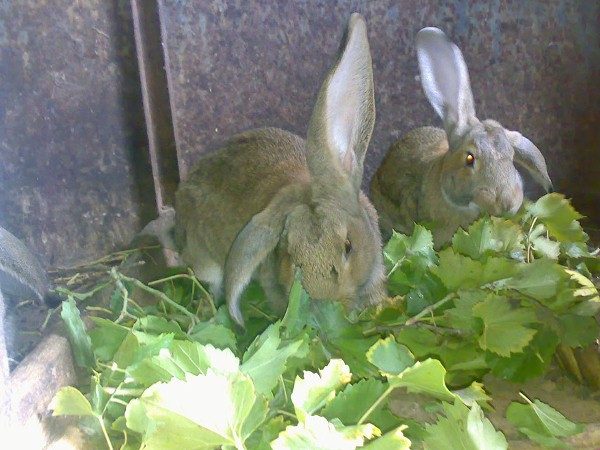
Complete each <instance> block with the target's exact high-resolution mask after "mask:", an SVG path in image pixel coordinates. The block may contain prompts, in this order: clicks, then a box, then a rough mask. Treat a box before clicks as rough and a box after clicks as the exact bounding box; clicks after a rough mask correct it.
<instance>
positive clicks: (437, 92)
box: [417, 27, 478, 147]
mask: <svg viewBox="0 0 600 450" xmlns="http://www.w3.org/2000/svg"><path fill="white" fill-rule="evenodd" d="M417 57H418V60H419V70H420V72H421V84H422V85H423V90H424V91H425V95H426V96H427V99H428V100H429V102H430V103H431V105H432V106H433V108H434V109H435V111H436V112H437V114H438V115H439V116H440V117H441V118H442V119H443V120H444V127H445V128H446V133H447V134H448V139H449V140H450V142H451V143H452V142H453V141H456V140H458V139H460V138H461V137H462V136H463V135H464V133H465V132H466V131H467V129H468V126H469V124H470V123H476V122H477V121H478V120H477V118H476V117H475V104H474V103H473V94H472V92H471V84H470V82H469V71H468V70H467V65H466V63H465V60H464V58H463V55H462V53H461V51H460V49H459V48H458V47H457V46H456V45H455V44H453V43H452V42H451V41H450V40H449V39H448V37H447V36H446V35H445V34H444V32H443V31H442V30H440V29H438V28H435V27H428V28H423V29H422V30H421V31H419V32H418V33H417ZM451 147H452V145H451Z"/></svg>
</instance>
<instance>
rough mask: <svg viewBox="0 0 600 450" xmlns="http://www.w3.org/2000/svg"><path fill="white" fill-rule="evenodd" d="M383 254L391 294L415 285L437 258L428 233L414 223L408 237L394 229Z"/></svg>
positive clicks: (404, 292)
mask: <svg viewBox="0 0 600 450" xmlns="http://www.w3.org/2000/svg"><path fill="white" fill-rule="evenodd" d="M383 255H384V260H385V264H386V267H387V270H388V273H389V276H388V285H389V289H390V291H391V292H393V293H394V294H406V293H407V292H408V291H409V290H411V289H412V288H414V287H416V286H418V285H419V284H420V282H421V280H422V278H423V276H424V275H425V274H426V272H427V269H428V268H429V267H431V266H432V265H434V264H435V263H436V261H437V258H436V255H435V251H434V250H433V238H432V235H431V232H430V231H429V230H427V229H426V228H424V227H423V226H421V225H418V224H417V225H415V227H414V229H413V233H412V235H410V236H407V235H404V234H401V233H397V232H395V231H394V232H393V234H392V237H391V239H390V240H389V241H388V243H387V244H386V246H385V248H384V250H383Z"/></svg>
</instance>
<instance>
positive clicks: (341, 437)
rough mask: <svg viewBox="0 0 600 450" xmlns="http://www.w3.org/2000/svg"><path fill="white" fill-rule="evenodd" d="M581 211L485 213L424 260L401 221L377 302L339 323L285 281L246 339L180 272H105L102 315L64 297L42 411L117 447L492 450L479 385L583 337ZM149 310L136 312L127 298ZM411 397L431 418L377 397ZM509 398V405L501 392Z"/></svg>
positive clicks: (563, 433) (535, 428)
mask: <svg viewBox="0 0 600 450" xmlns="http://www.w3.org/2000/svg"><path fill="white" fill-rule="evenodd" d="M579 218H580V216H579V215H578V214H577V213H576V212H575V211H574V210H573V209H572V207H571V206H570V205H569V203H568V202H567V201H566V200H565V199H564V198H563V197H561V196H559V195H557V194H551V195H547V196H545V197H543V198H542V199H540V200H539V201H538V202H536V203H534V204H528V205H526V206H525V207H524V209H523V211H522V213H521V214H520V215H519V216H517V217H515V218H512V219H510V220H507V219H500V218H483V219H481V220H479V221H477V222H476V223H474V224H473V225H472V226H471V227H470V228H469V229H468V230H466V231H462V230H459V231H458V232H457V233H456V235H455V236H454V239H453V242H452V245H451V246H450V247H449V248H446V249H443V250H441V251H440V252H439V253H438V252H436V251H435V250H434V249H433V245H432V239H431V233H430V232H429V231H428V230H426V229H425V228H423V227H421V226H418V225H417V226H416V227H415V230H414V232H413V234H412V235H411V236H405V235H401V234H394V236H393V237H392V239H391V240H390V241H389V242H388V244H387V245H386V248H385V251H384V253H385V258H386V263H387V265H388V270H389V290H390V293H391V294H392V298H390V301H389V303H388V304H387V305H385V306H384V307H378V308H371V309H369V310H365V311H362V312H360V314H359V315H358V316H356V315H354V316H351V317H348V316H347V314H346V312H345V311H344V310H343V308H342V307H341V306H340V305H339V304H337V303H335V302H315V301H311V300H310V299H309V298H308V296H307V294H306V293H305V292H304V291H303V289H302V287H301V283H300V274H297V277H296V281H295V283H294V285H293V287H292V290H291V292H290V299H289V305H288V309H287V311H286V314H285V316H284V317H283V318H282V319H281V320H278V319H277V317H275V316H274V315H273V313H272V312H271V311H270V309H269V306H268V303H267V302H266V301H265V300H264V295H263V294H262V292H261V290H260V288H258V286H256V285H251V286H250V287H249V289H247V292H246V294H245V298H244V301H243V305H244V308H245V310H244V316H245V317H246V320H247V323H246V328H245V329H244V330H240V329H239V328H237V327H236V326H235V325H234V324H233V323H232V321H231V319H230V317H229V315H228V313H227V311H226V308H225V307H224V306H221V307H219V308H216V307H215V306H214V304H213V303H212V299H211V298H210V295H209V294H208V293H207V292H206V291H205V290H204V288H203V286H202V285H201V284H200V283H198V281H197V280H196V279H195V278H194V277H193V275H192V274H176V275H173V276H169V277H167V278H164V279H162V280H157V281H156V282H153V283H150V284H149V285H146V284H143V283H141V282H140V281H138V280H136V279H133V278H129V277H127V276H125V275H123V274H121V273H119V272H117V271H114V270H113V272H112V274H111V275H112V278H113V282H112V283H111V284H110V286H113V287H114V292H113V295H112V302H111V305H110V308H109V309H107V310H104V311H102V313H104V314H105V315H106V316H108V317H107V318H100V317H94V318H92V320H93V322H94V327H93V328H92V329H91V330H89V331H86V329H85V327H84V325H83V321H82V320H81V318H80V316H79V310H78V308H77V306H76V302H75V300H76V298H84V297H85V295H84V296H81V295H77V294H71V295H70V298H69V300H68V301H66V302H64V304H63V309H62V316H63V319H64V321H65V324H66V326H67V330H68V331H69V335H70V339H71V343H72V348H73V352H74V356H75V360H76V362H77V364H78V365H79V366H81V367H83V368H84V369H85V370H87V371H88V372H89V374H90V377H89V379H90V383H89V385H86V386H81V387H80V388H81V390H77V389H75V388H72V387H68V388H64V389H62V390H61V391H59V393H58V394H57V395H56V397H55V399H54V401H53V404H52V408H53V409H54V414H55V415H78V416H81V426H82V428H84V429H86V430H88V431H89V432H90V433H96V435H98V436H101V437H102V439H103V440H104V441H105V442H106V445H107V447H108V448H122V449H139V448H144V449H167V450H168V449H171V448H173V449H186V448H190V449H191V448H194V449H196V448H198V449H202V448H207V449H209V448H236V449H269V448H273V449H307V448H310V449H336V450H337V449H355V448H367V449H403V448H410V447H411V446H412V447H413V448H419V447H424V448H431V449H442V450H443V449H483V448H485V449H505V448H507V445H508V444H507V441H506V438H505V437H504V435H503V434H502V433H501V432H499V431H497V430H495V429H494V427H493V425H492V424H491V422H490V421H489V420H488V419H487V418H486V417H485V416H484V412H483V411H485V410H487V409H488V408H489V400H490V398H489V397H488V396H487V394H486V392H485V390H484V387H483V385H482V383H481V379H482V376H483V375H485V374H486V373H489V372H492V373H494V374H496V375H497V376H500V377H503V378H506V379H509V380H513V381H523V380H526V379H529V378H532V377H535V376H538V375H540V374H542V373H543V372H544V371H545V369H546V368H547V367H548V364H549V363H550V360H551V358H552V355H553V353H554V350H555V348H556V346H557V345H558V344H559V343H563V344H566V345H569V346H583V345H587V344H588V343H590V342H592V341H593V339H594V338H596V337H597V336H598V324H597V323H596V321H595V320H594V318H593V315H594V314H595V313H596V312H597V311H598V309H599V305H600V298H599V297H598V292H597V290H596V288H595V286H594V284H593V283H592V282H591V281H590V278H589V277H590V276H591V273H590V271H592V272H593V271H596V270H597V268H598V267H597V266H598V259H597V258H596V256H595V254H593V253H590V251H588V248H587V245H586V242H587V236H586V235H585V234H584V233H583V231H582V230H581V227H580V225H579V222H578V219H579ZM142 293H143V294H149V295H151V296H154V297H156V299H157V300H158V301H157V302H156V303H155V304H153V305H152V306H140V304H139V302H138V301H137V296H139V295H141V294H142ZM394 392H395V393H396V394H398V395H401V394H402V392H409V393H417V394H421V396H422V398H423V399H424V402H425V403H426V404H427V405H428V410H429V411H430V412H432V413H433V414H435V416H434V417H435V419H433V420H432V421H431V423H417V422H416V421H414V420H412V419H410V418H402V417H398V416H396V415H395V414H394V413H393V412H392V411H391V410H390V408H389V405H388V400H389V399H390V394H392V393H394ZM523 399H525V403H522V402H521V401H515V402H513V403H512V404H511V406H510V407H509V408H508V411H507V418H508V420H509V421H510V422H511V423H513V424H514V425H515V427H516V428H517V429H518V430H520V431H521V432H522V433H523V435H524V436H527V437H529V438H530V439H532V440H534V441H536V442H538V443H541V444H543V445H544V446H548V447H550V446H560V445H562V443H561V439H563V438H564V437H567V436H571V435H573V434H576V433H578V432H580V431H581V429H582V427H581V426H579V425H576V424H574V423H572V422H570V421H569V420H567V419H566V418H565V417H564V416H562V415H561V414H560V413H559V412H558V411H556V410H554V409H552V408H551V407H550V406H548V405H545V404H543V403H542V402H540V401H539V400H535V401H530V400H529V399H527V398H526V397H525V396H523ZM515 400H521V399H515Z"/></svg>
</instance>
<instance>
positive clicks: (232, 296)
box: [224, 192, 298, 326]
mask: <svg viewBox="0 0 600 450" xmlns="http://www.w3.org/2000/svg"><path fill="white" fill-rule="evenodd" d="M296 194H297V193H295V192H282V193H280V194H279V195H278V196H276V197H275V198H274V199H273V200H272V201H271V203H270V204H269V205H268V206H267V207H266V208H265V209H263V210H262V211H261V212H259V213H258V214H256V215H254V217H252V219H251V220H250V222H248V223H247V224H246V226H245V227H244V228H243V229H242V231H240V232H239V234H238V235H237V237H236V238H235V241H233V244H232V246H231V249H230V250H229V253H228V255H227V261H226V262H225V274H224V277H225V299H226V300H227V306H228V307H229V313H230V314H231V317H233V319H234V320H235V321H236V322H237V323H238V324H240V325H242V326H244V318H243V317H242V311H241V307H240V299H241V295H242V293H243V292H244V289H245V288H246V286H247V285H248V283H249V282H250V280H251V278H252V275H253V273H254V272H255V271H256V269H257V268H258V266H259V265H260V264H261V263H262V262H263V261H264V260H265V259H266V258H267V257H268V256H269V254H271V252H273V250H275V248H276V247H277V244H278V243H279V241H280V239H281V237H282V234H283V230H284V228H285V223H286V218H287V216H288V214H289V213H290V212H291V211H292V210H293V209H294V208H295V207H296V206H297V205H298V202H297V201H296V199H297V195H296Z"/></svg>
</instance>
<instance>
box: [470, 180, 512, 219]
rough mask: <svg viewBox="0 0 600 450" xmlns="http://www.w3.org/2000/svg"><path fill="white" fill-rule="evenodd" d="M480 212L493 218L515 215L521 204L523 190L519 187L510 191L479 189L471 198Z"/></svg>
mask: <svg viewBox="0 0 600 450" xmlns="http://www.w3.org/2000/svg"><path fill="white" fill-rule="evenodd" d="M473 200H474V202H475V203H476V204H477V206H479V208H480V210H481V211H482V212H485V213H488V214H490V215H493V216H501V215H504V214H509V215H513V214H515V213H516V212H517V211H518V210H519V208H520V207H521V204H522V203H523V190H522V189H521V188H520V187H515V188H512V189H493V188H481V189H479V190H478V191H477V192H476V193H475V195H474V198H473Z"/></svg>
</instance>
